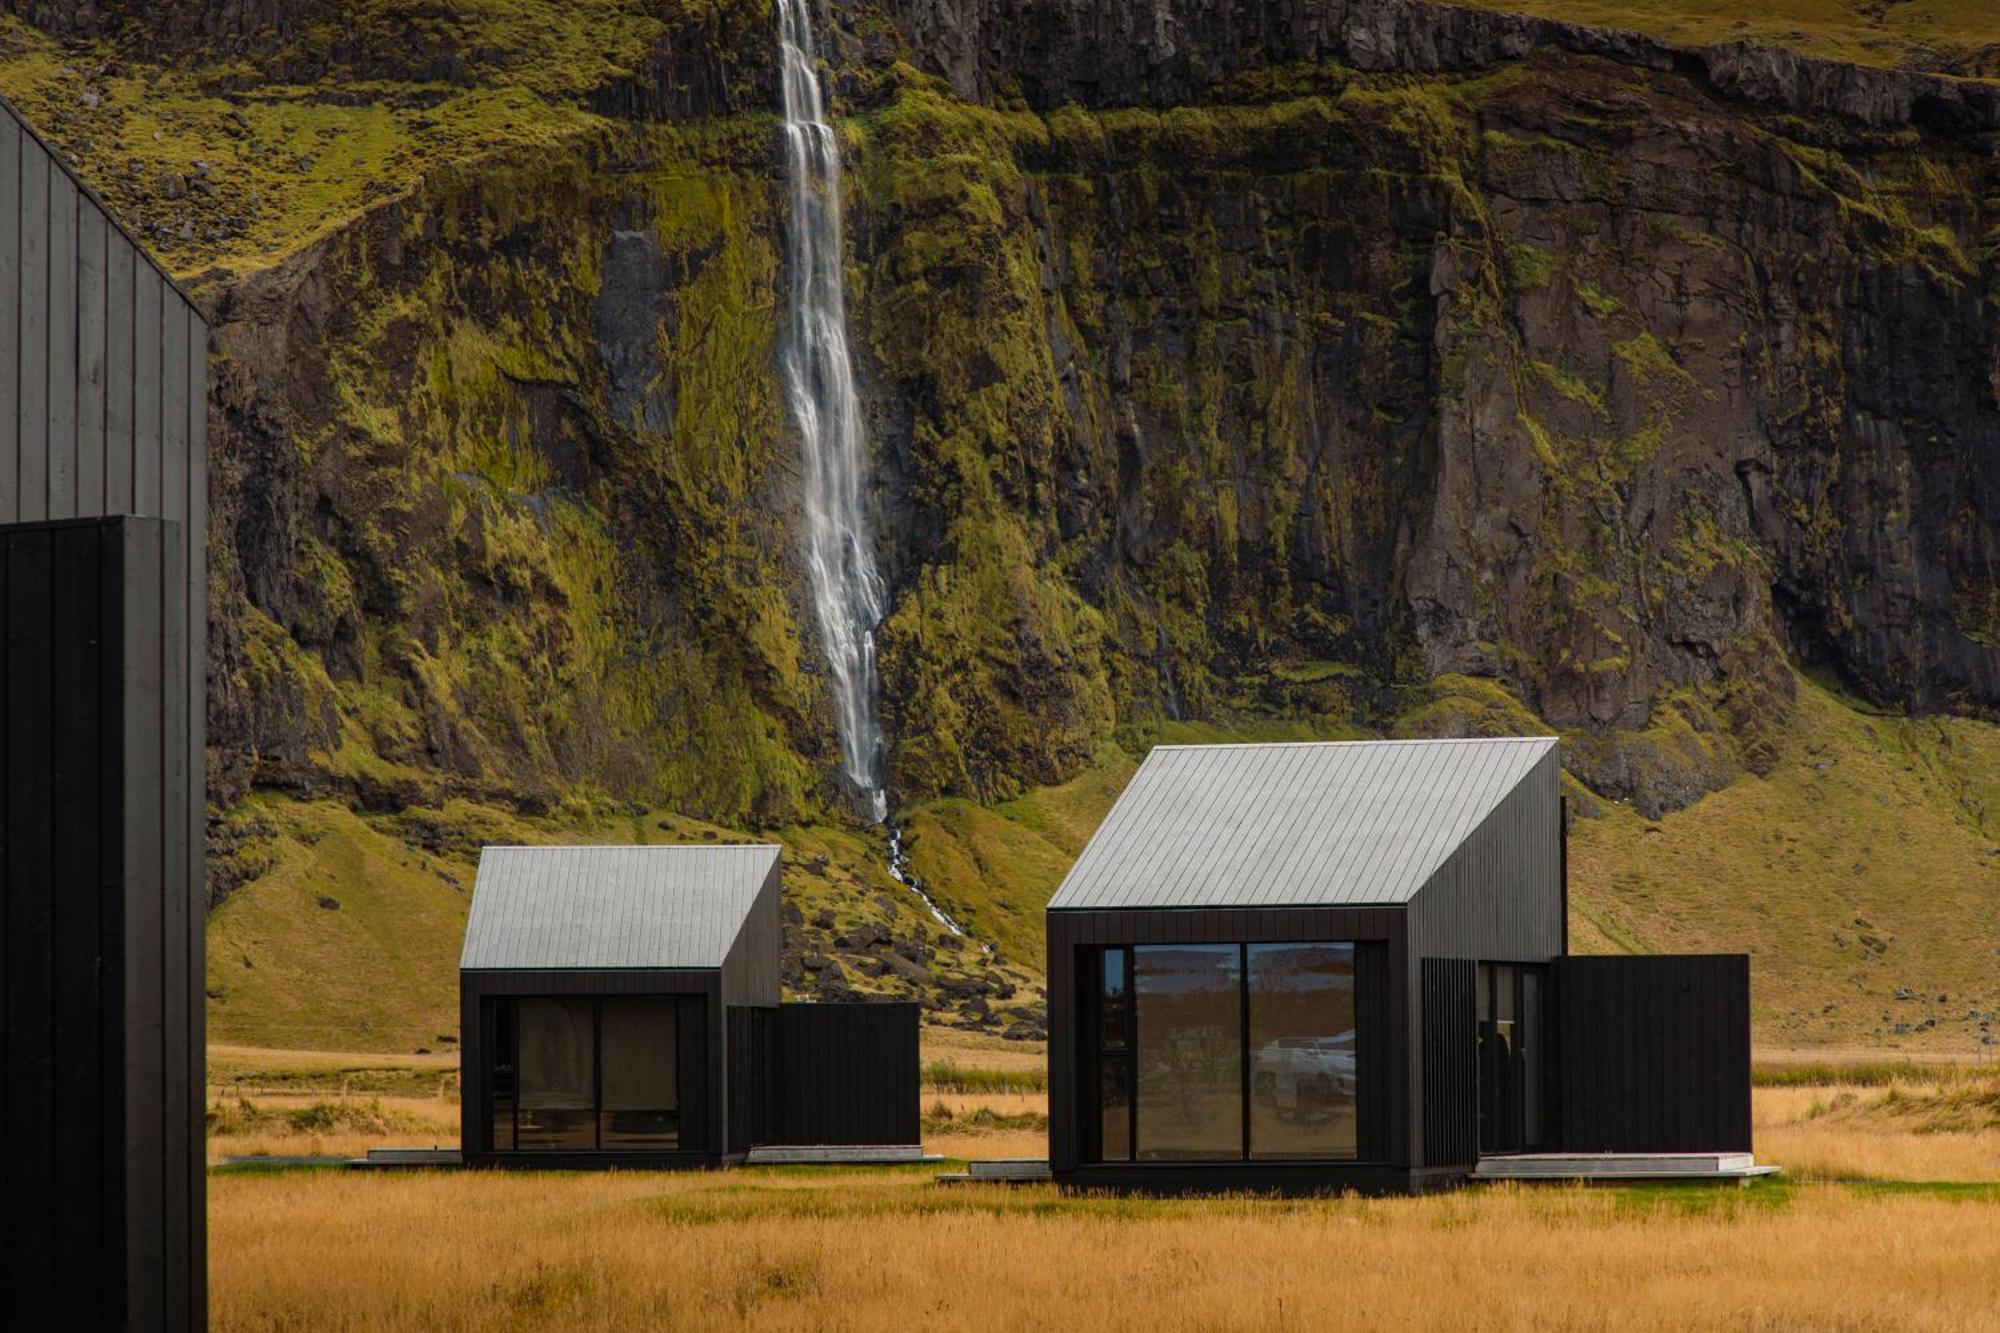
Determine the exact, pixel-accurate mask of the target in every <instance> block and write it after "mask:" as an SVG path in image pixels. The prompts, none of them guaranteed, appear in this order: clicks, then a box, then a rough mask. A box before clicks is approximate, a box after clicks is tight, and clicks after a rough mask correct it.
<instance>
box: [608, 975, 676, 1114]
mask: <svg viewBox="0 0 2000 1333" xmlns="http://www.w3.org/2000/svg"><path fill="white" fill-rule="evenodd" d="M599 1021H600V1023H601V1025H602V1026H601V1032H600V1041H599V1047H600V1050H601V1051H602V1052H603V1061H604V1070H603V1074H602V1080H603V1083H602V1096H603V1105H602V1107H601V1112H600V1114H601V1120H602V1137H601V1138H600V1140H599V1142H600V1144H601V1146H603V1147H605V1148H654V1149H672V1148H676V1147H678V1146H679V1145H680V1096H679V1092H678V1089H677V1087H676V1083H677V1078H676V1069H675V1064H676V1061H677V1060H678V1058H679V1048H678V1045H677V1042H676V1035H677V1034H676V1032H675V1025H674V1001H672V1000H669V999H652V998H638V999H608V1000H605V1001H603V1003H602V1007H601V1009H600V1016H599Z"/></svg>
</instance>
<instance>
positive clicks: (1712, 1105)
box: [1555, 954, 1750, 1152]
mask: <svg viewBox="0 0 2000 1333" xmlns="http://www.w3.org/2000/svg"><path fill="white" fill-rule="evenodd" d="M1555 1006H1556V1023H1557V1031H1558V1033H1559V1036H1558V1047H1557V1052H1556V1059H1557V1064H1558V1070H1559V1072H1558V1074H1557V1084H1558V1087H1559V1088H1560V1090H1561V1091H1560V1096H1559V1099H1558V1101H1559V1108H1558V1115H1559V1132H1560V1134H1561V1139H1562V1145H1563V1147H1564V1148H1565V1149H1567V1150H1568V1151H1570V1152H1748V1151H1750V959H1749V958H1748V956H1746V955H1743V954H1715V955H1707V956H1654V957H1637V958H1632V957H1589V958H1564V959H1562V960H1561V961H1560V962H1559V963H1558V964H1557V965H1556V969H1555Z"/></svg>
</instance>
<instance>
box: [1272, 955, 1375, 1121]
mask: <svg viewBox="0 0 2000 1333" xmlns="http://www.w3.org/2000/svg"><path fill="white" fill-rule="evenodd" d="M1246 955H1247V961H1248V963H1249V970H1248V987H1247V989H1248V992H1249V997H1250V1155H1251V1156H1252V1157H1352V1156H1354V1153H1355V1124H1356V1116H1355V1088H1356V1079H1355V1075H1356V1069H1355V1049H1354V946H1353V945H1351V944H1252V945H1250V946H1249V947H1248V949H1247V950H1246Z"/></svg>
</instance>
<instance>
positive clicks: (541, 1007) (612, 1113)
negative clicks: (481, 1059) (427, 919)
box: [487, 996, 681, 1152]
mask: <svg viewBox="0 0 2000 1333" xmlns="http://www.w3.org/2000/svg"><path fill="white" fill-rule="evenodd" d="M680 1003H681V1001H680V1000H679V999H677V998H675V997H670V996H612V997H607V998H603V999H592V998H589V997H578V996H549V997H532V998H530V997H522V998H518V999H516V998H508V999H502V1000H498V1001H495V1002H494V1006H493V1015H492V1025H491V1028H490V1033H491V1049H492V1052H493V1055H492V1063H491V1065H490V1067H489V1069H488V1074H487V1077H488V1084H487V1086H488V1088H489V1089H490V1091H491V1101H492V1115H493V1122H492V1137H491V1143H492V1147H493V1149H494V1150H495V1151H501V1152H505V1151H509V1150H519V1151H523V1152H577V1151H585V1152H588V1151H595V1150H598V1149H607V1150H621V1149H622V1150H628V1151H629V1150H633V1149H651V1150H653V1151H672V1150H674V1149H676V1148H678V1147H679V1146H680V1087H679V1061H680V1043H679V1035H680V1034H679V1027H680V1024H679V1019H678V1015H679V1005H680Z"/></svg>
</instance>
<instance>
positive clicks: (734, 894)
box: [458, 845, 781, 971]
mask: <svg viewBox="0 0 2000 1333" xmlns="http://www.w3.org/2000/svg"><path fill="white" fill-rule="evenodd" d="M780 852H781V849H780V848H778V847H775V846H762V845H759V846H706V845H704V846H696V847H488V848H486V849H485V850H484V851H482V852H481V853H480V855H479V878H478V880H477V881H476V882H475V883H474V885H473V890H472V919H471V920H470V921H468V922H467V923H466V927H465V950H464V952H463V953H461V954H460V955H459V961H458V965H459V967H460V968H461V969H464V970H482V969H483V970H489V971H490V970H494V969H508V970H530V969H551V970H569V969H586V968H652V967H674V968H688V967H721V966H722V962H723V959H724V958H725V957H727V955H728V953H729V946H730V945H731V944H733V943H734V942H735V940H736V935H737V932H738V931H739V930H741V929H742V927H743V920H744V918H745V917H746V916H748V915H749V913H750V908H751V906H752V904H754V903H755V902H756V900H757V894H758V892H759V891H760V890H761V889H762V888H763V887H764V883H765V881H766V880H767V879H769V878H770V874H771V869H772V867H773V866H774V865H775V864H776V863H777V860H778V857H779V855H780Z"/></svg>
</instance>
